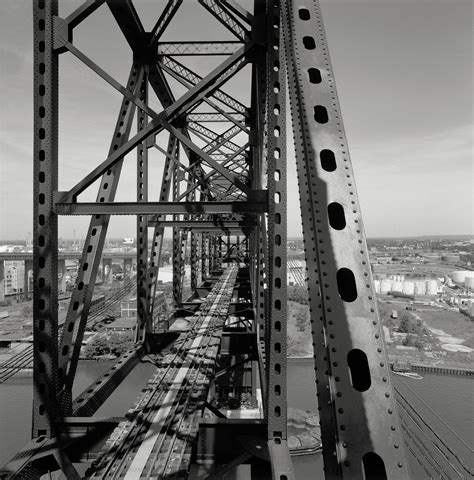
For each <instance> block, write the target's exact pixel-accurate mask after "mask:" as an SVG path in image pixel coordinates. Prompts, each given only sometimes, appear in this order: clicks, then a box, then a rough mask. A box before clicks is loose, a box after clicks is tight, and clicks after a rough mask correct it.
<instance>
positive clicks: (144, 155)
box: [135, 73, 152, 342]
mask: <svg viewBox="0 0 474 480" xmlns="http://www.w3.org/2000/svg"><path fill="white" fill-rule="evenodd" d="M139 97H140V100H141V101H142V102H144V103H145V104H147V101H148V76H147V74H146V73H145V74H144V76H143V80H142V84H141V86H140V92H139ZM147 124H148V116H147V114H146V113H145V112H144V111H143V110H141V109H138V112H137V131H140V130H143V129H144V128H146V126H147ZM137 202H138V203H146V202H148V149H147V141H146V140H145V141H144V142H142V143H141V144H139V145H138V148H137ZM147 263H148V218H147V216H146V215H138V216H137V330H136V338H135V340H136V341H137V342H143V341H144V339H145V334H146V333H149V332H151V329H152V325H151V317H150V316H149V315H148V308H147V293H148V289H147V281H148V265H147Z"/></svg>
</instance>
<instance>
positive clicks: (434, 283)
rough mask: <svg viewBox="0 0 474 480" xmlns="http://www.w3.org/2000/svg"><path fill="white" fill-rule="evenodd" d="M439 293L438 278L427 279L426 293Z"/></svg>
mask: <svg viewBox="0 0 474 480" xmlns="http://www.w3.org/2000/svg"><path fill="white" fill-rule="evenodd" d="M437 294H438V280H426V295H437Z"/></svg>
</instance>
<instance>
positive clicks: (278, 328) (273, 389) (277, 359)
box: [266, 1, 287, 440]
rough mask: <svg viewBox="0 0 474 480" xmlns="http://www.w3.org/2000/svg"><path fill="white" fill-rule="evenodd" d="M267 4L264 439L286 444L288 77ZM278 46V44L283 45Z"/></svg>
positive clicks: (275, 12)
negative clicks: (266, 260) (266, 416)
mask: <svg viewBox="0 0 474 480" xmlns="http://www.w3.org/2000/svg"><path fill="white" fill-rule="evenodd" d="M279 7H280V6H279V2H278V1H271V2H268V12H267V18H268V24H267V29H268V31H267V33H268V40H267V47H268V49H267V98H268V99H267V112H268V144H267V161H268V198H269V211H268V263H269V265H268V267H269V268H268V271H269V278H268V284H269V287H270V288H269V294H270V295H269V313H270V324H269V331H268V332H267V334H266V336H267V341H268V343H267V352H266V357H267V372H268V380H267V415H268V439H269V440H276V439H279V440H281V439H286V430H287V427H286V322H287V289H286V281H287V279H286V114H285V112H286V108H285V106H286V95H285V91H286V88H285V86H286V77H285V68H284V63H283V62H282V61H281V55H280V52H281V49H280V39H281V37H282V36H281V35H280V8H279ZM281 43H282V42H281Z"/></svg>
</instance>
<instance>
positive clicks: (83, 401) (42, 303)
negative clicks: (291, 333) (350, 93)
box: [7, 0, 408, 480]
mask: <svg viewBox="0 0 474 480" xmlns="http://www.w3.org/2000/svg"><path fill="white" fill-rule="evenodd" d="M61 3H62V2H58V0H33V10H34V19H33V21H34V92H35V95H34V345H33V362H34V386H35V388H34V398H33V425H32V441H31V442H30V443H29V444H28V445H27V446H26V447H25V450H24V451H23V452H21V453H20V454H19V455H17V457H15V459H13V460H12V462H10V464H9V465H8V466H7V469H9V472H10V473H9V476H11V478H40V476H41V475H42V474H46V473H47V472H48V471H51V470H57V469H60V470H62V471H63V472H64V473H65V474H66V475H67V478H74V479H75V478H81V476H80V475H79V473H78V469H77V468H76V462H78V461H79V460H81V459H84V458H85V457H87V453H88V448H89V445H90V440H89V439H90V438H92V437H93V438H96V437H97V436H99V437H100V436H101V435H102V437H103V436H104V435H105V434H106V433H110V431H111V430H113V433H112V435H111V436H110V438H109V439H108V440H107V442H106V443H105V445H104V446H103V448H102V450H101V452H100V454H99V456H98V457H97V458H96V461H95V462H94V463H93V464H92V465H91V466H90V468H89V470H88V473H87V478H94V479H95V478H101V479H106V478H107V479H109V478H124V479H138V478H153V479H157V478H198V477H199V478H204V477H203V476H202V475H203V474H204V473H205V472H207V477H206V478H216V479H218V478H223V475H224V474H225V473H227V472H230V471H231V470H232V469H237V470H238V472H239V475H242V476H239V478H244V477H245V476H247V478H253V479H254V478H255V479H256V478H258V479H263V478H273V479H275V480H290V479H292V478H294V474H293V467H292V464H291V460H290V454H289V447H288V442H287V400H286V395H287V391H286V388H287V379H286V374H287V368H286V362H287V360H286V358H287V347H286V344H287V328H286V323H287V317H288V313H287V287H286V285H287V162H288V161H294V160H293V159H292V158H288V156H287V147H286V142H287V139H288V138H290V135H289V134H288V132H287V131H286V125H287V118H288V114H289V112H287V111H286V108H287V99H288V98H289V102H288V103H289V105H290V106H291V119H292V123H293V136H294V139H295V142H294V143H295V147H296V148H295V151H296V167H297V174H298V183H299V194H300V201H301V215H302V223H303V231H304V244H305V251H306V269H307V285H308V290H309V298H310V311H311V325H312V328H311V329H312V334H313V344H314V359H315V372H316V383H317V397H318V398H315V399H314V404H315V407H316V406H318V410H319V413H320V419H321V432H322V449H323V450H322V451H323V458H324V466H325V475H326V478H328V479H336V478H344V479H363V478H366V479H369V478H370V479H375V478H377V479H383V478H387V479H406V478H408V471H407V465H406V461H405V457H404V449H403V441H402V438H401V432H400V428H399V421H398V414H397V407H396V402H395V398H394V395H393V390H392V387H391V384H390V375H389V364H388V361H387V357H386V354H385V350H384V345H383V341H382V330H381V326H380V322H379V319H378V313H377V307H376V298H375V294H374V289H373V285H372V278H371V272H370V265H369V257H368V252H367V245H366V241H365V235H364V229H363V225H362V219H361V215H360V208H359V203H358V199H357V193H356V189H355V184H354V179H353V171H352V167H351V161H350V157H349V151H348V147H347V141H346V136H345V133H344V128H343V123H342V116H341V113H340V108H339V103H338V99H337V94H336V88H335V83H334V77H333V74H332V69H331V63H330V59H329V52H328V49H327V44H326V35H325V32H324V28H323V22H322V17H321V12H320V8H319V4H318V1H317V0H299V1H296V0H288V1H283V0H254V2H253V5H252V8H249V9H245V8H244V7H243V6H242V4H241V3H239V1H238V0H197V1H194V2H188V1H184V2H183V1H182V0H169V1H166V2H165V1H163V2H149V4H150V5H152V4H153V8H151V9H150V11H151V12H152V13H153V16H154V18H155V19H156V20H155V23H154V24H153V27H152V28H151V30H149V31H148V30H146V29H145V28H144V26H143V23H142V19H141V18H140V15H139V14H138V12H137V10H136V9H135V6H134V4H133V2H132V0H105V1H104V0H87V1H85V2H84V3H83V4H82V5H80V6H79V7H78V8H77V9H76V10H75V11H73V12H72V13H70V14H69V15H67V16H62V13H61V11H59V10H58V4H61ZM250 3H251V2H247V4H250ZM59 6H61V7H63V5H59ZM99 9H100V12H99ZM99 13H101V14H106V15H108V16H110V21H113V22H114V24H115V25H116V27H117V28H118V29H119V30H120V31H121V34H122V35H123V36H124V38H125V41H126V44H127V47H128V48H129V49H130V50H131V55H128V56H125V55H121V60H120V61H121V62H122V63H123V62H126V61H127V60H126V59H128V58H131V59H132V61H131V65H127V68H128V72H129V74H128V78H127V80H126V82H125V81H123V80H122V83H121V82H120V81H119V80H118V79H117V78H115V77H114V76H113V75H111V74H110V73H108V72H107V68H104V67H103V66H101V65H99V63H96V62H95V61H94V60H93V59H92V57H89V56H88V55H87V54H86V52H85V51H83V50H82V49H81V48H80V46H79V45H78V44H76V43H75V41H74V40H75V39H74V37H75V29H76V28H77V27H78V26H80V25H81V24H82V23H83V22H87V21H88V19H89V17H92V16H94V15H97V14H99ZM194 14H196V15H198V17H196V18H197V20H196V24H194V25H193V28H192V31H193V32H194V31H196V32H199V35H197V37H198V38H196V39H191V40H187V41H176V38H179V36H178V37H177V35H179V32H180V26H179V25H182V24H180V23H179V21H180V20H179V19H180V18H182V17H180V15H188V17H187V18H188V22H191V21H194V20H193V18H194ZM147 20H148V19H147ZM177 22H178V23H177ZM175 25H178V26H177V27H176V26H175ZM170 32H171V33H172V34H173V35H169V33H170ZM209 32H212V35H209ZM209 37H211V38H209ZM186 38H187V37H186ZM98 48H101V46H100V45H98ZM348 48H350V46H348ZM114 53H115V52H113V51H112V52H110V55H114ZM65 56H72V57H74V58H75V65H78V62H79V63H80V64H82V65H80V68H84V69H89V70H91V71H92V72H93V73H94V74H95V75H97V76H98V78H99V79H100V81H102V82H104V84H105V85H106V86H108V87H109V88H110V89H112V90H113V91H114V92H115V93H117V92H118V93H119V95H120V96H121V102H119V104H117V108H118V115H117V118H116V122H115V125H114V127H113V128H112V127H111V131H112V139H111V141H110V144H109V146H108V150H106V148H105V145H104V152H103V155H102V156H98V157H97V158H95V159H94V162H93V163H91V164H90V168H89V170H88V171H87V173H86V174H84V176H82V177H80V178H75V179H74V180H73V181H71V183H70V185H68V186H66V187H65V188H64V187H63V189H62V190H59V188H58V171H59V169H60V168H61V159H58V83H59V80H58V79H59V70H60V68H59V58H60V57H65ZM203 65H204V67H203ZM78 68H79V67H78ZM65 81H66V79H65ZM75 148H77V149H78V150H79V151H80V149H81V144H80V143H79V139H78V144H77V145H76V147H75ZM132 152H133V155H134V158H131V157H132V155H130V154H131V153H132ZM130 162H134V163H135V167H134V168H135V170H136V198H134V199H133V201H121V200H120V199H119V198H118V194H117V192H118V187H119V182H120V181H121V172H122V169H123V168H124V167H125V166H126V165H128V164H129V163H130ZM156 165H159V171H160V175H159V178H156V175H155V174H154V173H153V174H152V172H155V171H156V168H154V167H155V166H156ZM152 167H153V168H152ZM122 176H123V175H122ZM93 188H98V191H97V193H96V201H91V200H90V196H89V197H88V199H84V197H85V195H84V194H87V193H88V192H90V191H91V189H93ZM292 213H293V212H292ZM61 215H82V216H89V217H90V223H89V228H88V230H87V233H86V235H85V243H84V247H83V248H84V249H83V253H82V256H81V260H80V268H79V272H78V276H77V280H76V284H75V287H74V291H73V292H72V298H71V301H70V305H69V309H68V311H67V316H66V319H65V321H64V324H61V325H59V323H58V310H57V301H58V275H57V270H58V218H59V216H61ZM113 215H133V216H135V217H136V245H137V252H136V258H135V261H136V264H137V274H136V278H135V280H134V283H135V285H136V292H137V324H136V327H135V340H136V344H135V347H134V348H133V349H132V350H130V351H129V352H127V354H126V355H124V356H123V357H122V358H121V359H120V361H119V362H118V363H117V364H116V365H115V366H114V367H113V368H112V369H111V370H110V371H108V372H106V374H104V375H103V376H102V377H101V378H100V379H98V380H97V382H95V383H94V384H93V385H91V386H90V387H89V388H88V389H86V390H85V391H84V392H83V393H81V394H80V395H79V396H78V397H76V398H73V394H72V391H73V390H72V387H73V385H74V379H75V375H76V371H77V366H78V360H79V354H80V348H81V345H82V340H83V337H84V332H85V329H86V326H87V325H88V319H89V313H90V311H91V302H92V297H93V293H94V287H95V284H96V280H97V276H98V271H99V265H100V262H101V259H102V257H103V255H104V248H105V247H104V246H105V241H106V236H107V231H108V227H109V222H110V220H111V216H113ZM168 231H170V232H171V233H170V235H167V233H166V232H168ZM166 236H167V237H168V238H169V237H170V236H171V238H172V240H173V251H172V258H171V261H172V265H173V282H172V291H173V301H174V306H175V311H174V313H173V315H171V316H170V318H169V319H167V320H166V321H163V320H160V321H157V320H156V312H155V309H156V295H155V294H156V291H157V281H158V273H159V269H160V265H161V260H160V259H161V257H162V255H163V241H164V239H165V237H166ZM290 268H291V263H290ZM302 282H304V279H303V280H302ZM183 317H184V318H186V322H187V327H186V328H182V327H179V328H178V327H176V325H178V323H179V322H178V323H176V322H177V320H179V319H180V318H183ZM145 356H148V357H147V358H151V359H153V361H154V362H156V365H157V368H156V373H155V375H154V376H153V378H151V379H150V381H149V383H148V385H147V387H146V389H145V390H144V391H143V392H142V394H141V396H140V397H139V398H138V400H137V402H136V404H135V405H134V406H133V407H132V409H131V410H130V411H129V413H128V414H127V417H126V418H120V419H106V420H104V419H99V418H96V417H94V415H95V412H97V410H98V408H99V407H100V406H101V405H102V404H103V402H105V400H106V399H107V398H108V397H109V396H111V395H112V396H113V395H114V390H115V388H116V387H117V386H118V384H119V383H120V382H121V381H122V380H123V378H125V377H126V375H127V374H128V373H129V372H130V371H131V370H133V369H134V367H135V366H136V365H137V363H138V362H139V361H141V360H143V358H144V357H145ZM25 358H26V357H25ZM12 365H13V363H12ZM12 368H13V367H12ZM226 382H227V383H226ZM223 386H226V388H232V389H234V390H236V391H248V392H250V393H251V395H252V397H253V398H258V405H257V407H256V413H254V416H253V418H242V417H241V418H228V417H227V416H226V415H225V414H224V413H223V412H222V410H219V409H218V408H216V405H215V403H214V402H213V400H214V396H215V395H216V391H217V390H218V389H219V388H223ZM206 469H207V470H206ZM199 475H200V476H199Z"/></svg>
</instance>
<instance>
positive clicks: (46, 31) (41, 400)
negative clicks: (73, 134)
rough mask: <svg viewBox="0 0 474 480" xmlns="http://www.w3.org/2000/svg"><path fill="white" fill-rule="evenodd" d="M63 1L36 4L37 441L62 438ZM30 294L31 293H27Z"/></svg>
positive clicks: (33, 432)
mask: <svg viewBox="0 0 474 480" xmlns="http://www.w3.org/2000/svg"><path fill="white" fill-rule="evenodd" d="M57 13H58V2H57V0H48V1H45V0H35V1H34V2H33V32H34V48H33V51H34V134H33V138H34V146H33V164H34V174H33V182H34V194H33V195H34V196H33V277H34V296H33V342H34V343H33V385H34V387H33V427H32V437H33V438H36V437H41V436H47V437H50V438H51V437H54V436H56V427H55V420H56V417H57V415H58V414H59V413H60V410H59V409H58V405H57V401H56V399H57V393H58V392H57V388H58V307H57V302H58V273H57V268H58V265H57V262H58V218H57V215H56V214H55V213H54V211H53V209H54V204H53V193H54V192H55V191H56V190H57V188H58V138H57V136H58V55H57V54H56V53H55V52H54V51H53V42H54V40H53V17H54V16H55V15H57ZM25 293H27V292H25Z"/></svg>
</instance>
